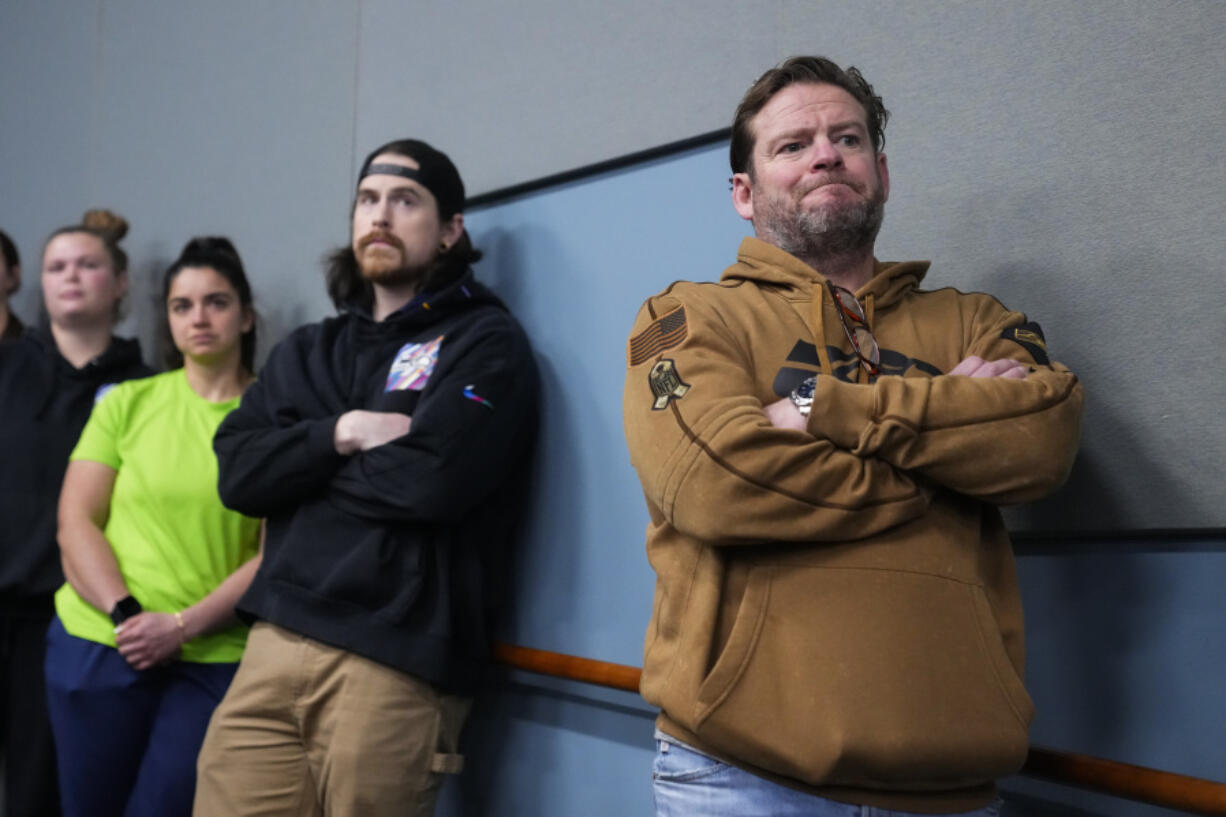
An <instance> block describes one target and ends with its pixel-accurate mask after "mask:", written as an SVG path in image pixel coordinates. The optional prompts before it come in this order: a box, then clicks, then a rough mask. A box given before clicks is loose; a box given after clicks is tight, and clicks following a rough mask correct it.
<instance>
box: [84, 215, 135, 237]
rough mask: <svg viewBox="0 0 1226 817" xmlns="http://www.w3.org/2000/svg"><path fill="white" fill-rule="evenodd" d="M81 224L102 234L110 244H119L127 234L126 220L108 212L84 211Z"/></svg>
mask: <svg viewBox="0 0 1226 817" xmlns="http://www.w3.org/2000/svg"><path fill="white" fill-rule="evenodd" d="M81 224H82V226H85V227H89V228H90V229H91V230H97V231H98V232H100V233H102V234H103V235H105V236H106V237H107V238H109V239H110V241H111V243H112V244H117V243H119V240H120V239H121V238H123V237H124V236H125V235H127V234H128V222H127V220H126V219H125V218H124V217H123V216H121V215H118V214H117V213H112V212H111V211H110V210H86V211H85V215H84V216H83V217H82V218H81Z"/></svg>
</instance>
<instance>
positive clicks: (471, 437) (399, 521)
mask: <svg viewBox="0 0 1226 817" xmlns="http://www.w3.org/2000/svg"><path fill="white" fill-rule="evenodd" d="M435 341H438V343H437V344H436V348H437V360H436V362H434V363H433V366H432V367H431V365H430V362H429V351H430V349H431V347H432V345H434V342H435ZM414 353H417V354H418V355H420V356H421V357H422V358H424V361H425V362H424V364H423V365H421V366H419V367H417V368H414V367H413V366H409V365H405V360H406V359H408V358H412V357H414ZM397 360H400V361H401V362H400V365H397V364H396V361H397ZM418 362H419V363H420V362H421V361H420V360H419V361H418ZM393 369H396V370H397V371H399V372H400V375H401V376H400V377H399V378H398V381H397V382H394V383H393V382H391V381H390V380H389V375H391V374H393ZM393 379H396V378H393ZM536 402H537V374H536V366H535V363H534V362H533V359H532V353H531V350H530V348H529V346H528V341H527V338H526V337H525V335H524V333H523V331H522V330H521V329H520V327H519V325H518V324H517V323H516V322H515V320H514V318H512V317H511V315H510V314H509V313H508V312H507V310H506V307H505V306H503V304H502V303H501V302H500V301H499V300H498V299H497V297H496V296H494V295H493V294H492V293H491V292H489V290H487V289H486V288H485V287H483V286H482V285H481V284H479V283H477V282H476V281H474V280H473V278H472V274H471V272H469V273H468V274H466V275H465V276H464V277H463V278H462V279H461V280H460V281H458V282H456V283H455V284H454V285H452V286H450V287H448V288H447V289H445V290H444V291H443V292H441V293H439V294H438V295H435V296H432V297H430V298H428V299H427V300H426V302H425V303H424V304H416V305H410V306H409V307H407V308H406V309H403V310H401V311H400V312H398V313H396V314H394V315H392V316H389V317H388V318H387V319H386V320H384V321H382V322H380V323H375V322H374V321H372V320H371V319H370V317H369V316H367V315H364V314H360V313H357V312H348V313H345V314H342V315H341V316H340V317H337V318H331V319H328V320H325V321H324V322H322V323H319V324H312V325H309V326H305V327H302V328H301V329H299V330H297V331H296V332H294V333H293V334H292V335H290V336H289V337H288V338H287V339H286V340H285V341H284V342H283V343H281V344H280V345H279V346H278V347H277V348H276V349H274V350H273V352H272V355H271V356H270V357H269V360H268V363H267V364H266V366H265V367H264V370H263V372H262V373H261V375H260V379H259V381H258V382H256V383H255V384H253V385H252V386H251V388H250V389H248V390H247V392H246V394H244V395H243V400H242V404H241V405H240V406H239V408H238V409H236V410H235V411H234V412H232V413H231V414H230V415H229V416H228V417H227V418H226V419H225V420H224V421H223V422H222V424H221V427H220V428H219V429H218V431H217V436H216V437H215V439H214V449H215V450H216V452H217V457H218V462H219V465H220V489H221V498H222V501H223V502H224V503H225V504H226V505H227V506H228V507H230V508H233V509H234V510H237V511H240V512H242V513H245V514H248V515H250V516H262V517H266V518H267V520H268V531H267V539H266V542H265V545H264V559H263V562H262V563H261V565H260V569H259V572H258V573H257V575H256V577H255V579H254V581H253V582H252V583H251V587H250V589H249V590H248V591H247V593H246V594H245V595H244V596H243V597H242V599H241V600H240V602H239V605H238V609H239V612H240V613H241V614H243V615H244V617H247V618H259V619H265V620H267V621H270V622H272V623H274V624H276V625H278V626H280V627H284V628H286V629H288V630H291V631H294V632H297V633H300V634H302V635H306V636H309V637H311V638H315V639H317V640H320V641H323V642H326V643H329V644H333V645H335V646H338V647H342V648H344V649H346V650H349V651H351V652H354V653H357V654H359V655H363V656H365V657H367V658H370V659H372V660H374V661H378V662H380V663H382V664H386V665H387V666H390V667H393V668H395V669H398V670H401V671H403V672H408V673H411V674H413V675H416V676H418V677H421V678H424V679H426V680H427V681H430V682H432V683H435V684H437V685H439V686H441V687H444V688H446V689H451V690H457V691H463V690H468V689H471V688H472V687H473V685H474V684H475V683H476V681H477V679H478V676H479V671H480V669H481V667H482V666H483V665H484V664H485V662H486V660H487V650H488V642H489V623H490V615H489V613H490V610H491V608H492V606H493V605H494V603H495V602H496V601H497V600H498V597H499V596H500V595H501V591H502V586H503V584H504V583H505V581H506V578H505V576H506V573H505V567H506V561H505V558H504V557H505V553H506V550H507V547H508V544H509V540H510V539H511V538H512V533H513V528H514V524H515V521H516V519H517V517H518V515H519V512H520V509H521V507H522V505H523V488H524V486H525V483H526V469H527V467H528V460H529V456H530V454H531V449H532V443H533V438H534V436H535V427H536V414H537V405H536ZM351 409H368V410H374V411H396V412H403V413H405V414H409V415H411V416H412V418H413V419H412V425H411V428H410V430H409V433H408V434H406V435H405V436H403V437H401V438H399V439H397V440H393V441H392V442H390V443H388V444H386V445H382V446H379V447H377V448H374V449H371V450H369V451H365V452H360V453H357V454H354V455H352V456H348V457H345V456H341V455H339V454H338V453H337V452H336V449H335V447H334V444H333V431H334V428H335V425H336V421H337V418H338V417H339V416H340V415H341V414H343V413H345V412H346V411H349V410H351Z"/></svg>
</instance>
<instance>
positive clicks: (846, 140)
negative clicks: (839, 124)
mask: <svg viewBox="0 0 1226 817" xmlns="http://www.w3.org/2000/svg"><path fill="white" fill-rule="evenodd" d="M839 142H840V143H841V144H844V145H847V146H848V147H853V148H854V147H857V146H858V145H859V144H860V137H859V136H856V135H855V134H854V133H845V134H843V135H842V136H840V137H839Z"/></svg>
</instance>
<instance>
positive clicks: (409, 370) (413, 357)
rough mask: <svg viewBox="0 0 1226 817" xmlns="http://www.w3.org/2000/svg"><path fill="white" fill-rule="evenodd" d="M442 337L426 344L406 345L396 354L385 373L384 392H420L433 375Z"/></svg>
mask: <svg viewBox="0 0 1226 817" xmlns="http://www.w3.org/2000/svg"><path fill="white" fill-rule="evenodd" d="M442 345H443V336H442V335H439V336H438V337H437V338H435V339H434V340H432V341H428V342H426V343H406V344H405V345H404V346H402V347H400V351H399V352H397V353H396V359H395V360H393V361H392V367H391V368H390V369H389V370H388V372H387V385H386V386H385V387H384V388H383V390H384V391H404V390H405V389H408V390H411V391H421V390H422V389H424V388H425V387H426V381H428V380H429V379H430V375H432V374H434V367H435V365H437V364H438V350H439V349H440V348H442Z"/></svg>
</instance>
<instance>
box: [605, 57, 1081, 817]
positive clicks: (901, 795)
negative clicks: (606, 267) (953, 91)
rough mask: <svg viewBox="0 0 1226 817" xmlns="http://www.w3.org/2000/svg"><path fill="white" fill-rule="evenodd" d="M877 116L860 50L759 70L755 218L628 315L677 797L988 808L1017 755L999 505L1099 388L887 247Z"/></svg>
mask: <svg viewBox="0 0 1226 817" xmlns="http://www.w3.org/2000/svg"><path fill="white" fill-rule="evenodd" d="M887 116H888V113H887V111H886V110H885V108H884V106H883V105H882V102H881V98H880V97H879V96H877V95H876V94H875V93H874V91H873V88H872V86H871V85H869V84H868V82H866V81H865V80H864V78H863V77H862V76H861V75H860V73H859V72H858V71H856V70H855V69H854V68H849V69H847V70H843V69H841V68H840V67H839V66H837V65H835V64H834V63H832V62H830V61H828V60H825V59H823V58H820V57H796V58H793V59H790V60H788V61H786V62H785V63H783V64H781V65H780V66H779V67H777V68H774V69H771V70H770V71H768V72H767V73H766V74H764V75H763V76H762V77H761V78H760V79H759V80H758V81H757V82H756V83H755V84H754V85H753V87H751V88H750V89H749V91H748V92H747V93H746V95H745V98H744V99H743V100H742V102H741V105H740V107H739V108H738V109H737V113H736V118H735V120H734V123H733V135H732V146H731V165H732V172H733V177H732V201H733V206H734V207H735V208H736V210H737V212H738V213H739V214H740V215H741V216H742V217H743V218H745V219H747V220H749V221H752V222H753V225H754V232H755V234H756V237H755V238H747V239H745V241H744V242H743V243H742V244H741V247H740V249H739V251H738V258H737V262H736V263H735V264H734V265H732V266H731V267H729V268H728V269H727V270H725V271H724V274H723V275H722V277H721V278H720V280H719V282H718V283H688V282H678V283H675V284H673V285H672V286H670V287H669V288H668V289H666V290H665V291H664V292H662V293H660V294H658V295H656V296H654V297H652V298H650V299H648V300H647V302H646V303H645V304H644V305H643V307H642V309H641V310H640V312H639V315H638V318H637V320H636V322H635V325H634V328H633V330H632V332H631V336H630V341H629V344H628V348H627V376H626V387H625V405H624V411H625V426H626V438H627V441H628V443H629V447H630V456H631V461H632V462H633V464H634V467H635V468H636V470H637V471H638V475H639V478H640V480H641V481H642V484H643V489H644V493H645V495H646V498H647V504H648V510H649V513H650V520H651V521H650V524H649V526H648V530H647V551H648V557H649V559H650V561H651V563H652V566H653V567H654V568H655V570H656V574H657V584H656V594H655V604H654V609H653V616H652V621H651V624H650V626H649V627H648V632H647V638H646V645H645V656H644V669H643V681H642V693H643V696H644V697H645V698H646V699H647V700H648V701H650V702H651V703H653V704H655V705H656V706H658V707H660V710H661V714H660V717H659V719H658V721H657V734H656V738H657V755H656V761H655V769H654V775H653V777H654V780H655V795H656V804H657V810H658V813H659V814H660V815H670V816H674V817H675V816H678V815H684V816H686V817H689V816H690V815H694V816H695V817H696V816H697V815H703V817H722V816H723V815H729V816H731V815H736V816H737V817H754V816H755V815H763V817H765V816H766V815H770V816H771V817H778V816H779V815H818V816H819V817H821V816H824V815H840V816H841V815H847V816H848V817H850V816H851V815H867V814H873V815H896V814H968V815H994V814H997V813H998V811H999V808H1000V801H999V799H998V797H997V792H996V787H995V783H994V781H995V779H996V778H997V777H999V776H1001V775H1005V774H1009V773H1011V772H1014V771H1016V770H1017V769H1018V768H1019V767H1020V766H1021V764H1022V761H1023V760H1024V758H1025V755H1026V750H1027V744H1028V740H1027V728H1028V725H1029V722H1030V718H1031V716H1032V714H1033V706H1032V704H1031V701H1030V698H1029V696H1028V695H1027V693H1026V690H1025V688H1024V687H1023V685H1022V680H1021V679H1022V678H1023V662H1024V645H1023V629H1022V611H1021V602H1020V598H1019V594H1018V588H1017V580H1016V576H1015V570H1014V563H1013V555H1012V549H1011V546H1010V543H1009V538H1008V535H1007V533H1006V531H1005V528H1004V525H1003V523H1002V521H1001V516H1000V512H999V510H998V506H999V505H1002V504H1008V503H1016V502H1025V501H1030V500H1033V499H1035V498H1037V497H1039V496H1041V495H1043V494H1045V493H1047V492H1049V491H1051V490H1053V489H1055V488H1056V487H1058V486H1059V485H1060V484H1061V483H1062V482H1063V481H1064V479H1065V478H1066V476H1067V474H1068V471H1069V468H1070V467H1071V465H1072V461H1073V458H1074V455H1075V452H1076V448H1077V443H1078V438H1079V434H1080V418H1081V405H1082V392H1081V386H1080V384H1079V383H1078V381H1077V378H1076V377H1075V376H1074V375H1073V374H1072V373H1071V372H1069V371H1068V369H1067V368H1065V367H1064V366H1061V365H1060V364H1059V363H1055V362H1053V361H1052V360H1051V359H1049V357H1048V355H1047V349H1046V343H1045V341H1044V338H1043V333H1042V330H1041V329H1040V328H1039V326H1038V325H1037V324H1036V323H1033V322H1031V321H1029V320H1028V319H1027V318H1026V316H1025V315H1024V314H1022V313H1020V312H1013V311H1010V310H1008V309H1006V308H1005V307H1004V306H1002V305H1001V304H1000V303H999V302H998V301H997V300H995V299H994V298H992V297H991V296H988V295H983V294H964V293H961V292H958V291H956V290H953V289H948V288H946V289H932V290H929V289H921V288H920V286H919V285H920V282H921V280H922V279H923V277H924V275H925V274H926V273H927V271H928V264H927V263H926V262H904V263H893V262H882V261H878V260H877V259H876V257H875V256H874V254H873V246H874V242H875V240H876V236H877V232H878V229H879V228H880V226H881V219H882V210H883V206H884V204H885V201H886V199H887V198H888V196H889V190H890V183H889V182H890V178H889V167H888V164H887V161H886V156H885V154H884V153H883V152H882V147H883V146H884V127H885V123H886V119H887Z"/></svg>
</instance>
